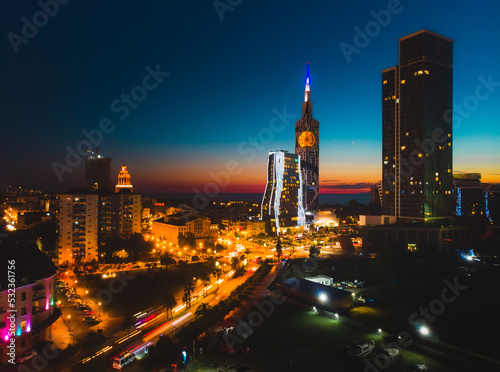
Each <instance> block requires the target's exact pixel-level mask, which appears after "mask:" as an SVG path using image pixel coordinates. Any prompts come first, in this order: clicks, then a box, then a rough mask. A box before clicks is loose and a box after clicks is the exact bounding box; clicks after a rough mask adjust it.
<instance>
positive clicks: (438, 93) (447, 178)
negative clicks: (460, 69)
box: [382, 30, 454, 219]
mask: <svg viewBox="0 0 500 372" xmlns="http://www.w3.org/2000/svg"><path fill="white" fill-rule="evenodd" d="M452 88H453V40H451V39H448V38H446V37H444V36H441V35H438V34H435V33H433V32H430V31H427V30H421V31H418V32H415V33H413V34H411V35H408V36H405V37H403V38H401V39H399V65H398V66H395V67H391V68H389V69H386V70H383V71H382V160H383V165H382V170H383V181H382V192H383V206H382V207H383V213H384V214H387V215H393V216H396V217H403V218H404V217H409V218H417V219H420V218H421V219H425V218H435V217H445V216H451V215H452V214H453V205H454V200H453V194H452V190H453V185H452V176H453V173H452V172H453V166H452V120H451V118H452Z"/></svg>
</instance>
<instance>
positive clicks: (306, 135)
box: [299, 131, 316, 147]
mask: <svg viewBox="0 0 500 372" xmlns="http://www.w3.org/2000/svg"><path fill="white" fill-rule="evenodd" d="M315 142H316V139H315V138H314V134H312V133H311V132H308V131H305V132H302V133H301V134H300V136H299V146H300V147H312V146H314V143H315Z"/></svg>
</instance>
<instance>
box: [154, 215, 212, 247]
mask: <svg viewBox="0 0 500 372" xmlns="http://www.w3.org/2000/svg"><path fill="white" fill-rule="evenodd" d="M188 232H190V233H192V234H193V235H194V236H195V238H196V239H197V240H201V239H203V240H207V239H213V238H215V239H216V236H217V235H216V234H218V229H217V227H216V226H213V225H212V224H211V222H210V220H209V219H208V218H197V217H194V216H186V217H177V216H173V217H162V218H159V219H157V220H155V221H153V234H154V235H155V236H157V237H159V238H160V239H162V240H165V242H166V243H167V244H169V243H172V244H179V240H178V237H179V233H183V234H186V233H188Z"/></svg>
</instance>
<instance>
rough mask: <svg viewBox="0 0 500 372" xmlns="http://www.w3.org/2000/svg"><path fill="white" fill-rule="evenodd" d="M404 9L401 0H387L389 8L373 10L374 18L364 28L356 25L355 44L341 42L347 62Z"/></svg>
mask: <svg viewBox="0 0 500 372" xmlns="http://www.w3.org/2000/svg"><path fill="white" fill-rule="evenodd" d="M409 1H412V0H409ZM402 11H403V5H401V2H400V0H389V1H388V2H387V9H382V10H379V11H378V12H376V11H375V10H371V11H370V15H371V16H372V18H373V19H372V20H371V21H368V22H367V23H366V24H365V27H364V29H363V30H362V29H361V28H359V27H358V26H356V27H354V37H353V43H354V45H352V44H349V43H346V42H344V41H343V42H341V43H340V44H339V47H340V50H341V51H342V54H343V55H344V58H345V60H346V61H347V63H351V62H352V57H351V56H352V55H353V54H359V53H361V50H362V49H364V48H366V47H367V46H368V45H370V43H371V41H372V39H373V38H375V37H377V36H378V35H379V34H380V32H382V29H384V28H385V27H387V26H388V25H389V23H391V20H392V17H393V16H395V15H398V14H400V13H401V12H402Z"/></svg>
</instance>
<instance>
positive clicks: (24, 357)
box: [17, 350, 38, 363]
mask: <svg viewBox="0 0 500 372" xmlns="http://www.w3.org/2000/svg"><path fill="white" fill-rule="evenodd" d="M37 355H38V353H37V352H36V351H35V350H30V351H27V352H25V353H23V354H21V355H20V356H18V357H17V361H18V362H19V363H23V362H26V361H27V360H30V359H33V358H34V357H35V356H37Z"/></svg>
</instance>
